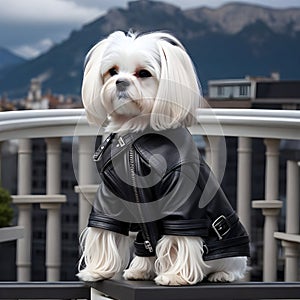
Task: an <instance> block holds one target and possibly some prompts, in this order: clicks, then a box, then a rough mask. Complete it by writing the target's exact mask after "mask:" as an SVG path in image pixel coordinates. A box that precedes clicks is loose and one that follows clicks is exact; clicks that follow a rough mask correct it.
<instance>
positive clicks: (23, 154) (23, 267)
mask: <svg viewBox="0 0 300 300" xmlns="http://www.w3.org/2000/svg"><path fill="white" fill-rule="evenodd" d="M31 153H32V151H31V141H30V140H29V139H21V140H19V149H18V194H19V195H24V194H31ZM18 208H19V217H18V225H19V226H23V227H24V238H22V239H18V240H17V257H16V265H17V280H18V281H30V279H31V232H32V221H31V209H32V205H31V204H20V205H18Z"/></svg>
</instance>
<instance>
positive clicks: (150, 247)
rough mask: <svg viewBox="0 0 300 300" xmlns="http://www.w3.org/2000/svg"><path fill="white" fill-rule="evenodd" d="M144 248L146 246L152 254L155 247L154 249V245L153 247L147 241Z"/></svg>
mask: <svg viewBox="0 0 300 300" xmlns="http://www.w3.org/2000/svg"><path fill="white" fill-rule="evenodd" d="M144 246H145V248H146V249H147V250H148V251H149V252H150V253H152V252H153V247H152V245H151V243H150V242H149V241H145V242H144Z"/></svg>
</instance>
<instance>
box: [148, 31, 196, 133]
mask: <svg viewBox="0 0 300 300" xmlns="http://www.w3.org/2000/svg"><path fill="white" fill-rule="evenodd" d="M157 44H158V48H159V52H160V60H161V78H160V81H159V87H158V92H157V96H156V99H155V103H154V107H153V110H152V114H151V126H152V127H153V128H155V129H157V130H162V129H167V128H172V127H178V126H180V125H181V126H191V125H192V124H194V123H195V121H196V118H195V113H196V109H197V108H199V107H200V101H201V99H202V96H201V89H200V85H199V82H198V77H197V75H196V72H195V68H194V65H193V63H192V60H191V58H190V57H189V55H188V54H187V53H186V51H185V49H184V47H183V46H182V45H181V44H180V42H179V41H178V40H177V39H175V38H174V37H173V36H171V35H168V34H162V36H161V38H160V39H158V42H157Z"/></svg>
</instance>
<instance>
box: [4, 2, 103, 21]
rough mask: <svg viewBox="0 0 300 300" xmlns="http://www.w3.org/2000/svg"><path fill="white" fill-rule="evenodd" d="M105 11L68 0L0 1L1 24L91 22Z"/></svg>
mask: <svg viewBox="0 0 300 300" xmlns="http://www.w3.org/2000/svg"><path fill="white" fill-rule="evenodd" d="M103 13H104V11H103V10H101V9H99V8H97V7H86V6H84V5H81V4H79V3H74V2H71V1H66V0H43V1H41V0H26V1H20V0H9V1H7V0H0V22H1V23H5V22H8V23H11V22H14V23H22V24H24V23H25V24H26V23H31V24H33V23H35V24H39V23H42V24H44V23H56V24H57V23H61V24H66V23H73V24H79V23H80V24H82V23H84V22H89V21H91V20H93V19H95V18H97V17H99V16H100V15H101V14H103Z"/></svg>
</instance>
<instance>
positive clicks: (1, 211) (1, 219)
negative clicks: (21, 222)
mask: <svg viewBox="0 0 300 300" xmlns="http://www.w3.org/2000/svg"><path fill="white" fill-rule="evenodd" d="M11 202H12V199H11V196H10V194H9V192H8V191H7V190H5V189H4V188H2V187H0V228H1V227H6V226H9V225H11V221H12V218H13V213H14V211H13V209H12V207H11Z"/></svg>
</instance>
